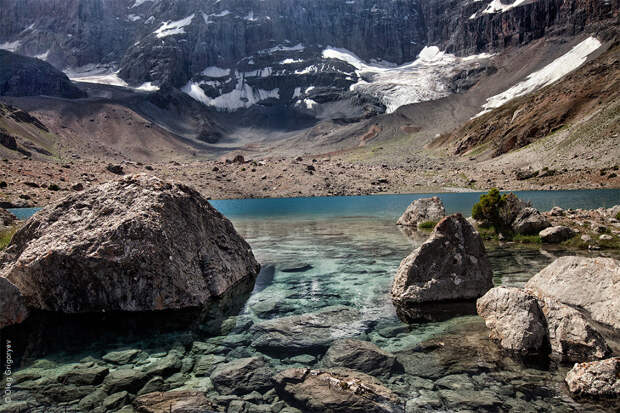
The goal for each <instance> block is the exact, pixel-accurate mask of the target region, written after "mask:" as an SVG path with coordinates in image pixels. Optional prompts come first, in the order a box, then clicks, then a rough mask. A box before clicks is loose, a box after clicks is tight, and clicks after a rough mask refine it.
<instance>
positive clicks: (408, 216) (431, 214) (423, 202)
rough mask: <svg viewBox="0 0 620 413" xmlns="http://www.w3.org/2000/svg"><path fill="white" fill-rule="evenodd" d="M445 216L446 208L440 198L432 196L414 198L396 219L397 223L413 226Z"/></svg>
mask: <svg viewBox="0 0 620 413" xmlns="http://www.w3.org/2000/svg"><path fill="white" fill-rule="evenodd" d="M445 216H446V209H445V208H444V206H443V202H441V199H439V198H438V197H436V196H434V197H432V198H421V199H416V200H415V201H413V202H412V203H411V205H409V206H408V207H407V209H406V210H405V212H404V213H403V215H402V216H401V217H400V218H399V219H398V222H397V224H398V225H403V226H408V227H415V226H417V225H419V224H421V223H423V222H428V221H433V222H436V221H439V220H440V219H442V218H443V217H445Z"/></svg>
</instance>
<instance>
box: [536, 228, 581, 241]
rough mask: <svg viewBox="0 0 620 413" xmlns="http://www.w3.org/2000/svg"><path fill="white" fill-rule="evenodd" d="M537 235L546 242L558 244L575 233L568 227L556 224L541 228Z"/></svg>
mask: <svg viewBox="0 0 620 413" xmlns="http://www.w3.org/2000/svg"><path fill="white" fill-rule="evenodd" d="M538 235H539V236H540V240H541V241H542V242H544V243H546V244H559V243H560V242H562V241H566V240H568V239H571V238H572V237H573V235H575V233H574V232H573V230H572V229H570V228H569V227H565V226H562V225H557V226H555V227H549V228H545V229H543V230H542V231H540V232H539V233H538Z"/></svg>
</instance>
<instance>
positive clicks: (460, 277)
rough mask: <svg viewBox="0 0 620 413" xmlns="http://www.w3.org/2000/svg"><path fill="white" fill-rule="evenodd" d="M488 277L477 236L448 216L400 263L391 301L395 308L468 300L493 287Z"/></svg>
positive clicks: (455, 217) (462, 221)
mask: <svg viewBox="0 0 620 413" xmlns="http://www.w3.org/2000/svg"><path fill="white" fill-rule="evenodd" d="M492 277H493V273H492V271H491V266H490V264H489V260H488V258H487V255H486V251H485V248H484V245H483V244H482V239H481V238H480V235H479V234H478V232H476V230H475V229H474V228H473V227H472V226H471V224H470V223H469V222H467V220H466V219H465V218H463V216H462V215H461V214H456V215H451V216H449V217H446V218H444V219H442V220H441V221H440V222H439V223H438V224H437V226H436V227H435V229H434V230H433V232H432V234H431V236H430V238H429V239H428V240H427V241H426V242H425V243H424V244H422V246H421V247H420V248H418V249H416V250H415V251H413V252H412V253H411V254H410V255H409V256H408V257H407V258H405V259H404V260H403V261H402V262H401V264H400V267H399V268H398V272H397V273H396V277H395V278H394V283H393V285H392V300H393V301H394V304H395V305H396V306H397V307H407V306H415V305H420V304H424V303H431V302H441V301H452V300H472V299H475V298H478V297H480V296H482V295H483V294H484V293H486V292H487V291H488V290H489V289H490V288H492V287H493V279H492Z"/></svg>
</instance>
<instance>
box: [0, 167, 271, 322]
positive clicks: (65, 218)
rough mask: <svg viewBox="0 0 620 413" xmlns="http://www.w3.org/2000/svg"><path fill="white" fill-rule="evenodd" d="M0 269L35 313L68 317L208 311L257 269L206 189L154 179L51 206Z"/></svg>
mask: <svg viewBox="0 0 620 413" xmlns="http://www.w3.org/2000/svg"><path fill="white" fill-rule="evenodd" d="M0 266H1V267H2V269H1V270H0V275H2V276H5V277H7V279H8V280H10V281H11V282H12V283H14V284H15V285H16V286H17V287H18V288H19V289H20V291H21V292H22V294H23V295H24V297H25V299H26V302H27V304H28V305H29V306H30V307H33V308H37V309H42V310H50V311H60V312H66V313H80V312H100V311H150V310H163V309H181V308H189V307H200V306H203V305H204V304H206V303H208V302H209V301H211V300H212V299H213V298H214V297H218V296H221V295H222V294H224V293H225V292H226V291H228V290H229V289H231V288H233V287H234V286H235V285H236V284H238V283H240V282H241V281H244V280H246V279H254V278H255V276H256V274H257V273H258V270H259V265H258V263H257V262H256V260H255V259H254V256H253V254H252V251H251V249H250V246H249V245H248V244H247V243H246V242H245V241H244V240H243V239H242V238H241V237H240V236H239V235H238V234H237V232H236V231H235V229H234V227H233V226H232V224H231V223H230V221H228V220H227V219H226V218H224V217H223V216H222V215H221V214H220V213H219V212H217V211H216V210H215V209H214V208H213V207H211V205H210V204H209V203H208V202H207V201H206V200H205V199H204V198H203V197H202V196H201V195H200V194H199V193H198V192H196V191H195V190H193V189H191V188H189V187H187V186H184V185H180V184H174V183H170V182H165V181H162V180H160V179H158V178H155V177H149V176H146V175H133V176H129V177H126V178H124V179H122V180H119V181H114V182H109V183H106V184H104V185H101V186H99V187H97V188H94V189H91V190H89V191H85V192H82V193H80V194H76V195H71V196H69V197H66V198H64V199H62V200H61V201H59V202H57V203H56V204H53V205H50V206H48V207H46V208H44V209H43V210H42V211H40V212H39V213H38V214H36V215H35V216H33V217H32V218H31V219H29V220H28V221H27V222H26V224H25V225H24V227H23V228H22V229H20V230H19V231H18V232H17V233H16V234H15V236H14V238H13V241H12V243H11V245H10V246H9V248H7V250H6V251H5V252H4V254H3V255H2V256H1V257H0Z"/></svg>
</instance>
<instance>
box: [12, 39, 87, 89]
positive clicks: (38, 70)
mask: <svg viewBox="0 0 620 413" xmlns="http://www.w3.org/2000/svg"><path fill="white" fill-rule="evenodd" d="M37 95H48V96H57V97H63V98H80V97H85V96H86V94H85V93H84V92H82V91H81V90H80V89H78V88H77V87H76V86H75V85H73V83H71V81H70V80H69V78H68V77H67V76H66V75H65V74H64V73H62V72H61V71H59V70H58V69H56V68H54V66H52V65H51V64H49V63H47V62H44V61H42V60H39V59H35V58H31V57H26V56H20V55H18V54H15V53H11V52H8V51H6V50H0V96H37Z"/></svg>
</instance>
